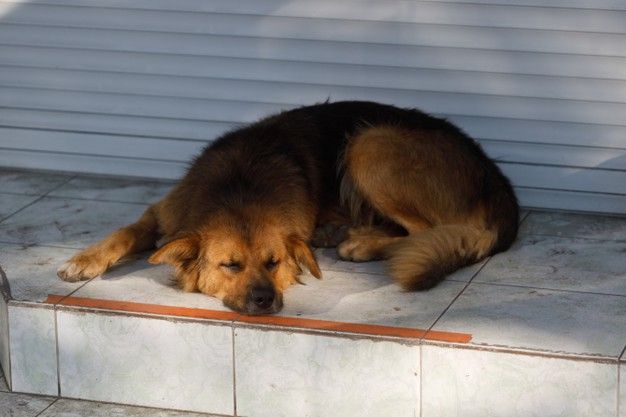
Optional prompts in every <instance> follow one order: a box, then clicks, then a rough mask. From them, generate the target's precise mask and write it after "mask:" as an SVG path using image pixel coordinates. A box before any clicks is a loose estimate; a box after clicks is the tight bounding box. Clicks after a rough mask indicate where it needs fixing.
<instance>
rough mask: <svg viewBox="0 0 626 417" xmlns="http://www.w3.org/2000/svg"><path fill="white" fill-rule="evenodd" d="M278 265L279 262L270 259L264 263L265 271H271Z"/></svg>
mask: <svg viewBox="0 0 626 417" xmlns="http://www.w3.org/2000/svg"><path fill="white" fill-rule="evenodd" d="M279 263H280V261H279V260H277V259H274V258H270V259H268V260H267V261H266V262H265V269H267V270H268V271H271V270H272V269H274V268H276V267H277V266H278V264H279Z"/></svg>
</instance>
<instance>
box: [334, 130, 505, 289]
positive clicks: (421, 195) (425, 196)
mask: <svg viewBox="0 0 626 417" xmlns="http://www.w3.org/2000/svg"><path fill="white" fill-rule="evenodd" d="M459 135H460V133H456V134H455V133H454V132H453V131H452V132H451V131H448V130H445V129H444V130H420V129H410V130H409V129H402V128H398V127H394V126H380V127H374V128H369V129H366V130H364V131H362V132H361V133H360V134H359V135H357V136H356V137H354V138H352V140H351V141H350V142H349V144H348V147H347V149H346V153H345V162H344V164H345V176H344V179H343V181H350V182H351V187H347V188H351V189H353V190H355V191H354V192H355V193H358V194H357V195H358V196H359V197H360V198H361V199H362V200H363V201H365V202H367V204H369V205H370V206H371V207H372V208H373V209H374V210H375V211H376V212H377V213H378V214H379V215H380V216H382V217H384V218H387V219H390V220H392V221H394V222H395V223H397V224H399V225H400V226H402V227H403V228H404V229H405V230H406V231H407V233H408V236H405V237H402V238H397V239H395V240H386V241H384V240H383V243H384V244H383V245H381V246H382V248H381V249H380V250H381V252H382V256H384V257H385V258H387V259H388V261H389V262H388V265H389V271H390V273H391V275H392V276H393V278H394V279H395V280H396V282H398V284H400V285H401V286H402V287H403V288H406V289H409V290H420V289H426V288H430V287H432V286H434V285H435V284H437V282H439V281H441V280H442V279H443V278H444V277H445V276H446V275H447V274H449V273H451V272H453V271H455V270H456V269H458V268H460V267H462V266H465V265H467V264H469V263H472V262H476V261H478V260H480V259H482V258H484V257H485V256H486V255H487V254H488V253H489V251H490V250H491V248H492V247H493V244H494V242H495V239H496V238H497V233H495V232H494V231H492V230H490V229H489V228H488V227H487V226H486V221H485V219H486V217H487V216H486V212H485V205H484V204H483V203H482V199H483V197H482V196H481V190H482V189H483V188H482V187H483V183H484V181H483V178H484V177H485V176H486V175H488V173H487V172H486V171H485V169H484V168H483V167H482V165H481V163H480V161H478V159H477V158H475V157H472V156H471V154H469V153H468V152H467V151H468V149H467V148H468V146H469V145H467V144H466V143H465V142H462V141H461V139H460V138H459ZM468 140H469V139H468ZM353 199H354V198H353ZM355 200H358V199H355Z"/></svg>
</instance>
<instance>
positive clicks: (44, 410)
mask: <svg viewBox="0 0 626 417" xmlns="http://www.w3.org/2000/svg"><path fill="white" fill-rule="evenodd" d="M57 401H59V399H58V398H55V399H54V401H52V402H51V403H50V404H48V406H47V407H46V408H44V409H43V410H41V411H40V412H38V413H37V414H35V417H39V416H40V415H42V414H43V413H45V412H46V410H48V409H49V408H50V407H52V406H53V405H54V404H55V403H56V402H57Z"/></svg>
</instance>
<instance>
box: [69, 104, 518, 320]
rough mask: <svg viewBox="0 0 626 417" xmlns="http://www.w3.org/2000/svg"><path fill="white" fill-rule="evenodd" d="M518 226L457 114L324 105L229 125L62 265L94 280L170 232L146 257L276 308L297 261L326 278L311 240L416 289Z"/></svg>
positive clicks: (231, 301)
mask: <svg viewBox="0 0 626 417" xmlns="http://www.w3.org/2000/svg"><path fill="white" fill-rule="evenodd" d="M316 226H318V229H317V230H316ZM517 227H518V205H517V200H516V198H515V195H514V193H513V190H512V188H511V185H510V184H509V181H508V180H507V179H506V178H505V177H504V176H503V175H502V173H501V172H500V170H499V169H498V168H497V167H496V166H495V164H494V163H493V162H492V161H490V160H489V159H488V158H487V156H485V154H484V153H483V151H482V150H481V148H480V147H479V146H478V145H477V144H476V143H475V142H474V141H473V140H472V139H471V138H469V137H468V136H467V135H465V134H464V133H463V132H461V131H460V130H459V129H458V128H456V127H455V126H454V125H452V124H451V123H449V122H447V121H445V120H442V119H437V118H434V117H431V116H428V115H426V114H424V113H422V112H420V111H417V110H409V109H399V108H396V107H393V106H387V105H382V104H377V103H371V102H337V103H325V104H319V105H315V106H309V107H302V108H299V109H295V110H291V111H287V112H284V113H280V114H278V115H276V116H272V117H269V118H267V119H264V120H261V121H259V122H257V123H254V124H252V125H250V126H247V127H244V128H241V129H238V130H235V131H233V132H230V133H227V134H225V135H223V136H222V137H220V138H219V139H217V140H216V141H215V142H213V143H212V144H211V145H210V146H208V147H207V148H206V149H205V150H204V151H203V153H202V154H201V155H200V156H199V157H198V158H197V159H196V160H195V161H194V162H193V164H192V165H191V166H190V168H189V171H188V172H187V174H186V175H185V177H184V178H183V179H182V180H181V181H180V183H179V184H178V185H177V186H176V187H175V188H174V189H173V190H172V191H171V192H170V193H169V194H168V195H167V196H166V197H165V198H164V199H163V200H161V201H159V202H158V203H156V204H154V205H152V206H151V207H149V208H148V209H147V210H146V212H145V213H144V214H143V216H142V217H141V218H140V219H139V220H138V221H137V222H136V223H134V224H131V225H129V226H126V227H124V228H122V229H119V230H117V231H116V232H114V233H112V234H111V235H109V236H108V237H107V238H106V239H104V240H103V241H101V242H99V243H96V244H95V245H93V246H91V247H89V248H87V249H85V250H84V251H82V252H80V253H79V254H77V255H76V256H74V257H73V258H72V259H70V260H69V261H68V262H66V263H65V264H64V265H63V266H61V268H60V269H59V271H58V275H59V277H61V278H62V279H64V280H67V281H76V280H81V279H89V278H93V277H95V276H97V275H100V274H102V273H103V272H104V271H106V270H107V269H108V268H109V267H110V266H111V265H113V264H114V263H116V262H117V261H118V260H119V259H120V258H122V257H123V256H125V255H128V254H131V253H135V252H140V251H145V250H148V249H152V248H154V247H155V245H156V242H157V240H159V239H164V240H165V241H166V242H167V243H166V244H165V245H163V246H162V247H161V248H160V249H158V250H157V251H156V252H155V253H154V254H153V255H152V256H151V257H150V262H152V263H168V264H171V265H173V266H174V268H175V269H176V276H177V280H178V282H179V284H180V286H181V288H183V289H184V290H185V291H197V290H199V291H201V292H203V293H205V294H208V295H211V296H215V297H217V298H219V299H221V300H223V302H224V304H226V305H227V306H228V307H230V308H232V309H234V310H237V311H241V312H244V313H251V314H262V313H273V312H277V311H279V310H280V308H281V307H282V293H283V290H284V289H285V288H287V287H288V286H289V285H290V284H292V283H293V282H295V281H297V279H298V275H299V274H301V272H302V270H301V269H300V266H301V265H303V266H306V268H308V270H309V271H310V272H311V273H312V274H313V275H314V276H316V277H318V278H319V277H320V276H321V273H320V270H319V267H318V265H317V262H316V260H315V257H314V255H313V253H312V252H311V250H310V248H309V246H308V243H309V242H311V241H312V243H313V244H317V245H322V246H334V245H337V244H339V245H338V248H337V250H338V253H339V255H340V257H341V258H343V259H346V260H352V261H368V260H372V259H381V258H385V259H388V260H389V269H390V273H391V275H392V276H393V278H394V279H395V280H396V281H397V282H398V283H399V284H400V285H401V286H402V287H404V288H406V289H410V290H420V289H426V288H430V287H432V286H433V285H435V284H436V283H437V282H438V281H440V280H441V279H443V278H444V277H445V275H446V274H449V273H451V272H453V271H454V270H456V269H458V268H460V267H462V266H464V265H467V264H469V263H472V262H476V261H479V260H481V259H482V258H484V257H485V256H487V255H489V254H493V253H496V252H499V251H503V250H506V249H507V248H508V247H509V246H510V245H511V243H512V242H513V240H514V239H515V236H516V234H517ZM344 231H345V233H342V232H344Z"/></svg>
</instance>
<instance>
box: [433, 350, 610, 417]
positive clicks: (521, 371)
mask: <svg viewBox="0 0 626 417" xmlns="http://www.w3.org/2000/svg"><path fill="white" fill-rule="evenodd" d="M422 381H423V382H422V416H424V417H460V416H463V417H610V416H613V415H615V412H616V400H615V392H616V389H617V385H616V384H617V366H616V365H615V364H614V363H613V364H606V363H597V362H593V361H573V360H566V359H555V358H547V357H540V356H528V355H515V354H509V353H499V352H487V351H479V350H471V349H450V348H444V347H438V346H429V345H424V346H422Z"/></svg>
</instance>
